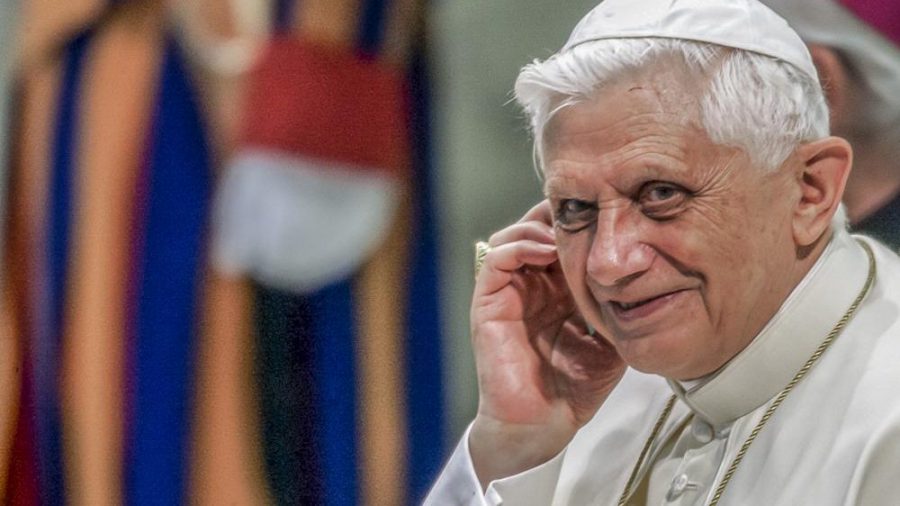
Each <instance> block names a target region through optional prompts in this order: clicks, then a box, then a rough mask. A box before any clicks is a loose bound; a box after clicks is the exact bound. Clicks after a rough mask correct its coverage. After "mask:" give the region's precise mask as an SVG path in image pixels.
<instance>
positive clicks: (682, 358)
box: [613, 333, 716, 380]
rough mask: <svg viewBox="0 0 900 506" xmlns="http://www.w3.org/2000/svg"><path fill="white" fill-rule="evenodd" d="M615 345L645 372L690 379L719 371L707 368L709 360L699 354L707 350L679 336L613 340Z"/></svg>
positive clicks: (632, 364)
mask: <svg viewBox="0 0 900 506" xmlns="http://www.w3.org/2000/svg"><path fill="white" fill-rule="evenodd" d="M693 335H696V334H693ZM613 343H615V346H616V351H618V352H619V355H620V356H621V357H622V360H624V361H625V363H626V364H628V366H629V367H631V368H632V369H635V370H638V371H641V372H643V373H647V374H656V375H659V376H663V377H666V378H671V379H676V380H687V379H694V378H699V377H702V376H705V375H707V374H709V373H710V372H712V371H714V370H715V369H716V368H715V367H708V366H709V361H708V360H705V359H704V357H702V356H699V355H698V351H700V350H702V349H703V348H705V347H704V346H702V345H701V344H700V343H699V342H698V341H697V340H696V339H690V338H688V337H687V336H685V335H682V334H680V333H679V334H675V335H672V334H663V335H649V336H643V337H638V338H628V339H621V340H620V339H613Z"/></svg>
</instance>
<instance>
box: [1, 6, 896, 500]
mask: <svg viewBox="0 0 900 506" xmlns="http://www.w3.org/2000/svg"><path fill="white" fill-rule="evenodd" d="M818 1H819V0H771V3H772V4H778V5H781V6H783V8H784V10H783V11H781V12H782V14H784V15H785V16H787V17H788V18H789V19H790V20H791V22H792V23H794V22H796V23H798V24H797V25H796V26H797V27H799V28H798V29H800V31H801V35H803V36H804V37H805V38H806V39H807V41H809V42H811V43H813V44H814V46H813V48H814V56H816V57H817V61H816V63H817V64H820V73H822V72H823V69H824V70H826V71H827V72H828V73H827V74H823V75H827V77H828V78H827V80H826V81H827V83H828V90H829V93H830V96H829V99H830V100H832V101H833V103H836V104H843V105H845V106H846V107H843V108H841V107H836V108H834V109H833V120H835V121H834V122H833V125H834V128H835V131H836V133H838V134H840V135H844V136H846V137H847V138H849V139H851V142H852V143H853V144H854V146H855V147H856V148H857V152H859V153H870V154H871V156H860V157H857V159H856V167H855V168H854V176H853V178H852V179H851V184H850V186H849V187H848V193H847V195H848V199H847V200H846V203H847V205H848V209H849V212H850V217H851V219H852V220H853V221H854V222H855V223H856V226H857V228H858V229H859V230H863V231H866V232H868V233H871V234H873V235H875V236H876V237H879V238H880V239H882V240H884V241H886V242H888V243H889V244H891V245H892V247H894V248H898V247H900V171H897V170H896V166H895V160H896V159H897V157H898V156H900V152H898V150H900V148H898V146H900V99H898V98H897V97H900V94H897V93H896V90H897V89H898V86H900V4H896V6H894V5H895V4H893V3H886V2H875V1H866V0H828V1H827V2H825V1H824V0H822V3H816V4H815V8H810V5H811V4H809V2H818ZM594 3H595V1H594V0H590V1H588V0H570V1H567V2H548V1H546V0H492V1H490V2H484V1H478V0H455V1H452V2H450V1H440V0H432V1H426V0H67V1H66V2H59V1H56V0H0V207H2V209H3V211H4V212H3V217H4V219H3V221H2V226H0V255H2V257H0V258H2V263H0V266H2V269H0V503H5V504H12V505H44V504H48V505H60V504H76V505H81V504H83V505H91V506H93V505H117V504H161V505H171V504H187V503H192V504H215V505H219V504H235V505H245V504H246V505H256V504H287V505H293V504H301V505H318V504H325V505H345V504H346V505H353V504H368V505H390V506H393V505H402V504H418V503H420V502H421V500H422V498H423V497H424V496H425V494H426V493H427V490H428V488H429V486H430V484H431V482H432V481H433V480H434V478H435V477H436V475H437V473H438V472H439V470H440V467H441V465H442V464H443V462H444V461H445V459H446V457H447V456H448V455H449V453H450V452H451V451H452V449H453V447H454V445H455V444H456V442H457V441H458V439H459V436H460V435H461V434H462V432H463V431H464V430H465V428H466V425H467V424H468V422H469V421H470V420H471V418H472V416H473V415H474V413H475V408H476V404H477V395H476V385H475V371H474V365H473V361H472V356H471V349H470V345H469V328H468V306H469V298H470V294H471V290H472V286H473V281H474V279H473V268H472V260H473V244H474V242H475V241H476V240H478V239H484V238H487V237H489V235H490V234H491V232H492V231H494V230H497V229H499V228H501V227H503V226H505V225H506V224H508V223H511V222H513V221H515V220H517V219H518V217H519V216H520V215H521V214H522V213H523V212H525V211H526V210H527V209H529V208H530V207H531V206H532V205H534V204H535V203H536V202H537V201H538V200H539V199H540V182H539V180H538V178H537V176H536V173H535V170H534V168H533V165H532V156H531V143H530V140H529V137H528V132H527V128H526V124H525V121H524V118H523V117H522V114H521V113H520V111H519V110H518V109H517V108H516V106H515V105H514V104H513V103H511V98H512V97H511V94H510V90H511V89H512V86H513V82H514V80H515V77H516V75H517V73H518V70H519V68H521V67H522V66H523V65H525V64H526V63H528V62H530V61H531V60H533V59H535V58H546V57H547V56H549V55H550V54H552V53H553V52H554V51H555V50H556V49H557V48H559V47H560V46H561V45H562V44H563V42H564V41H565V37H566V34H568V33H569V31H570V29H571V27H572V26H574V24H575V23H576V21H577V20H578V19H579V18H580V17H581V16H582V15H583V14H584V13H585V12H587V11H588V10H589V9H590V8H591V7H592V6H593V5H594ZM826 7H827V8H826ZM823 62H824V64H825V66H824V67H823V66H822V64H823ZM858 174H863V175H866V174H868V175H866V176H861V175H858ZM851 197H852V198H851Z"/></svg>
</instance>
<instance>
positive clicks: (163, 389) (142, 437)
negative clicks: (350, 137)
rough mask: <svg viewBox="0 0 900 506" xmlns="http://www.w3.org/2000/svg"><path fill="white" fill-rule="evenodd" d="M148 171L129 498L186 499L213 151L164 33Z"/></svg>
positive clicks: (143, 501) (163, 501)
mask: <svg viewBox="0 0 900 506" xmlns="http://www.w3.org/2000/svg"><path fill="white" fill-rule="evenodd" d="M156 100H157V104H156V107H155V108H154V114H155V117H154V123H153V125H152V129H151V130H150V132H149V134H148V138H149V140H150V142H151V144H150V152H149V154H148V156H149V163H148V164H147V170H148V174H146V176H145V177H146V185H147V193H146V198H147V199H148V202H146V203H144V204H143V206H142V207H143V208H144V209H146V215H145V217H144V220H145V223H144V234H143V237H144V250H143V252H140V253H139V255H142V257H141V258H137V259H136V261H137V262H139V264H138V269H137V273H138V274H137V281H136V282H137V297H138V300H137V301H136V303H137V312H136V316H135V319H136V321H135V329H136V336H135V339H136V343H135V346H134V350H135V351H134V353H135V354H136V356H135V357H133V358H132V360H131V363H132V364H134V368H135V370H134V371H131V374H134V375H135V376H134V377H133V379H132V384H133V385H134V398H133V400H132V403H131V406H132V409H133V412H132V414H131V416H130V417H129V418H130V419H131V420H132V421H133V422H132V427H130V431H129V434H128V435H129V440H128V441H127V444H128V447H127V448H128V451H127V452H126V455H127V461H126V466H125V479H126V485H125V501H126V503H127V504H140V505H145V504H160V505H172V504H182V503H185V502H187V501H186V496H185V493H186V488H187V484H188V481H187V477H188V472H189V466H188V462H189V450H190V448H189V442H190V440H189V436H190V434H191V428H190V413H191V410H190V408H189V406H190V403H191V400H192V396H191V392H192V386H193V375H192V372H193V366H194V360H193V358H194V357H193V353H194V346H195V344H196V341H197V339H196V338H197V336H196V333H197V326H196V323H195V322H196V320H197V317H198V314H199V308H198V298H199V287H200V281H201V272H202V263H201V261H202V259H203V258H204V249H203V244H204V239H205V230H206V228H205V227H206V216H207V210H208V207H209V200H210V188H211V183H212V181H211V167H210V163H211V160H210V152H209V147H208V145H207V139H206V136H205V135H204V125H203V124H202V122H201V112H200V106H199V104H198V102H197V97H196V94H195V90H194V89H193V85H192V83H191V82H190V81H189V80H188V74H187V71H186V69H185V65H184V61H183V57H182V55H181V53H180V51H179V48H178V47H177V45H176V44H175V43H174V41H173V40H171V39H169V40H167V42H166V48H165V56H164V62H163V68H162V72H161V82H160V88H159V92H158V95H157V99H156Z"/></svg>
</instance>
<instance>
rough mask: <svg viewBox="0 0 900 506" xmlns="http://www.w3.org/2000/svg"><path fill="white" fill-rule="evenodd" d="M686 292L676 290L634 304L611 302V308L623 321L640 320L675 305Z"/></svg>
mask: <svg viewBox="0 0 900 506" xmlns="http://www.w3.org/2000/svg"><path fill="white" fill-rule="evenodd" d="M685 291H686V290H676V291H674V292H667V293H664V294H662V295H657V296H655V297H650V298H648V299H643V300H638V301H634V302H620V301H615V300H611V301H609V304H610V306H611V307H612V309H613V313H614V314H615V316H616V317H617V318H618V319H619V320H622V321H630V320H638V319H642V318H646V317H648V316H650V315H652V314H655V313H657V312H659V311H661V310H663V309H665V308H666V307H668V306H669V305H671V303H673V302H674V301H675V300H676V299H677V298H679V296H680V295H682V294H683V293H684V292H685Z"/></svg>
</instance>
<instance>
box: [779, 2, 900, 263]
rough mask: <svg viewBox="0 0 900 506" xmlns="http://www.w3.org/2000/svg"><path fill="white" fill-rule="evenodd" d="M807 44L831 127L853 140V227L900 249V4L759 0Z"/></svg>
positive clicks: (849, 197)
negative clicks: (822, 89)
mask: <svg viewBox="0 0 900 506" xmlns="http://www.w3.org/2000/svg"><path fill="white" fill-rule="evenodd" d="M764 3H766V4H767V5H769V6H770V7H772V9H774V10H775V11H776V12H778V13H779V14H780V15H781V16H783V17H784V18H785V19H787V21H788V23H790V24H791V26H793V27H794V29H795V30H797V32H798V33H799V34H800V36H801V37H802V38H803V39H804V40H805V41H806V42H807V44H808V45H809V50H810V53H811V54H812V57H813V62H814V63H815V64H816V68H817V69H818V71H819V77H820V79H821V80H822V84H823V87H824V89H825V94H826V98H827V100H828V105H829V109H830V111H831V125H832V131H833V132H834V134H835V135H839V136H841V137H844V138H846V139H847V140H849V141H850V144H851V145H852V146H853V148H854V149H853V151H854V160H853V174H852V175H851V176H850V180H849V182H848V183H847V190H846V192H845V193H844V203H845V204H846V205H847V211H848V214H849V216H850V222H851V226H852V228H853V230H855V231H857V232H859V233H863V234H866V235H870V236H872V237H875V238H877V239H878V240H880V241H882V242H884V243H885V244H887V245H889V246H890V247H891V248H893V249H894V250H898V249H900V92H898V90H900V3H898V2H894V1H878V0H764Z"/></svg>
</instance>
